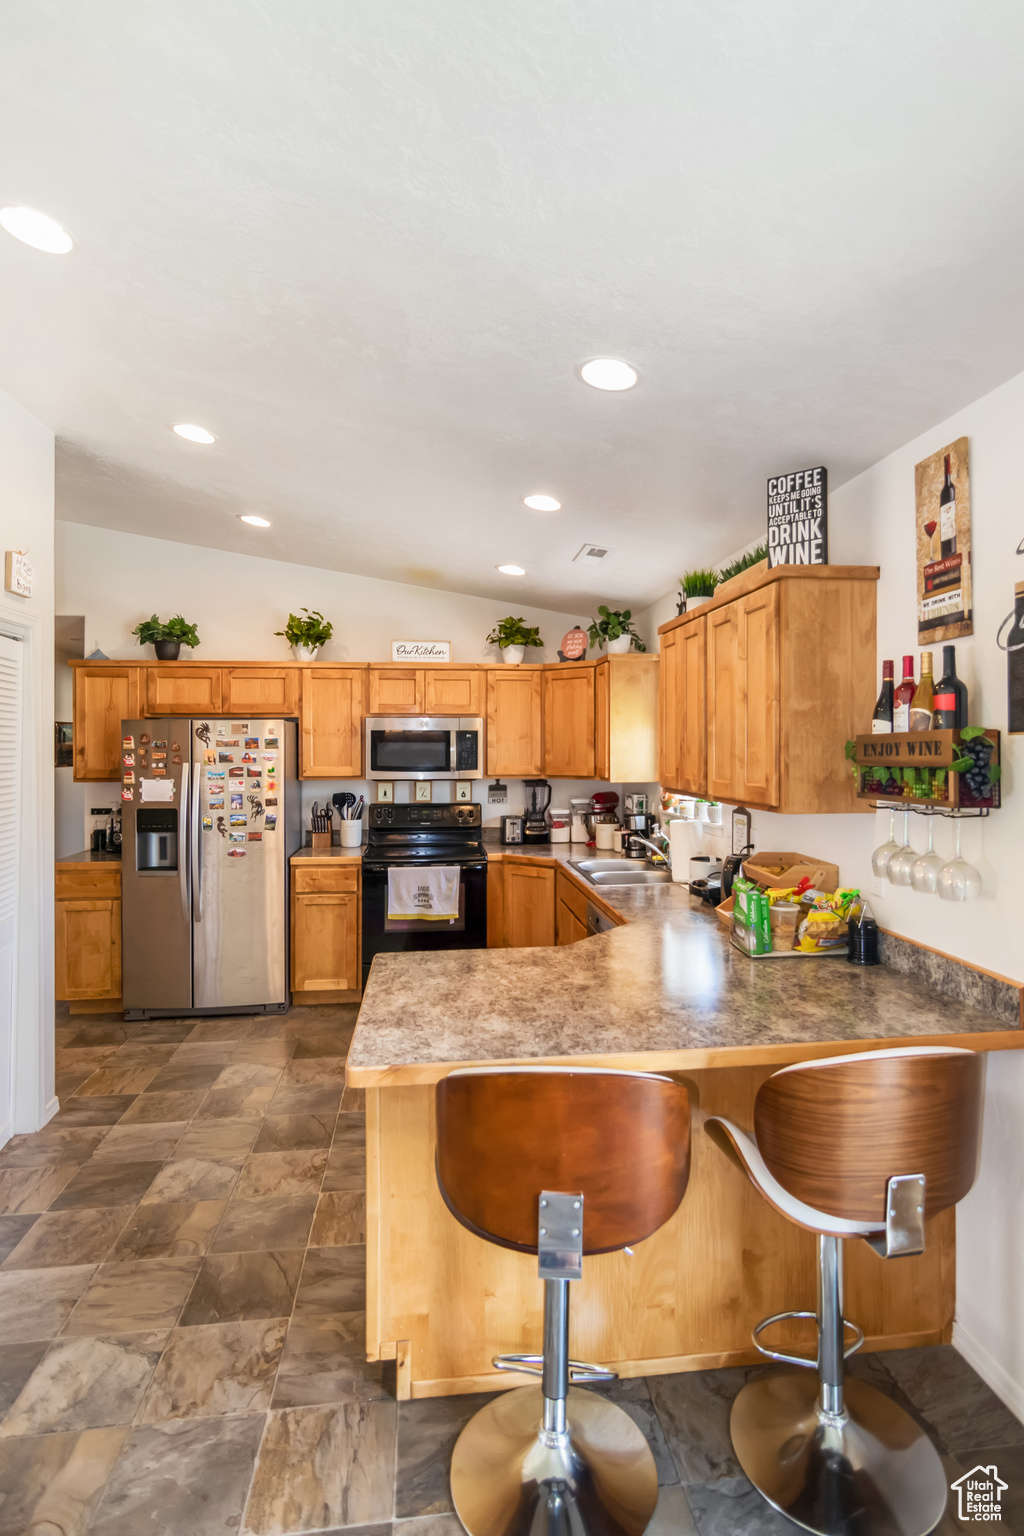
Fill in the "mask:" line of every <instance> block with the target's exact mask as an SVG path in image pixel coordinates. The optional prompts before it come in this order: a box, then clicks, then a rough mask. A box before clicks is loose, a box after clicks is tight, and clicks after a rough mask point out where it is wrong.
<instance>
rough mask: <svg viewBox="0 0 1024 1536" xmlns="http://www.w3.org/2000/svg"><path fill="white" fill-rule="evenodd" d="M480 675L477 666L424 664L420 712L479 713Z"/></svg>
mask: <svg viewBox="0 0 1024 1536" xmlns="http://www.w3.org/2000/svg"><path fill="white" fill-rule="evenodd" d="M481 687H482V676H481V673H480V672H479V671H478V669H477V668H476V667H449V666H445V667H424V669H423V713H424V714H426V715H462V716H463V717H465V716H467V715H470V716H473V715H479V714H480V704H481V697H480V695H481Z"/></svg>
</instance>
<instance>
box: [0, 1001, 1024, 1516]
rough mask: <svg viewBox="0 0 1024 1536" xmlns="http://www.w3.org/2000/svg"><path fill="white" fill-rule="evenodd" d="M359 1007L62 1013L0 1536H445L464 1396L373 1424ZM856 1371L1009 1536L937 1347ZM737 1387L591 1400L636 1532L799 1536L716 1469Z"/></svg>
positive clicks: (6, 1438) (22, 1269) (682, 1382)
mask: <svg viewBox="0 0 1024 1536" xmlns="http://www.w3.org/2000/svg"><path fill="white" fill-rule="evenodd" d="M354 1012H355V1010H354V1009H351V1008H338V1009H323V1008H316V1009H311V1008H296V1009H294V1010H293V1011H292V1012H291V1013H290V1014H288V1015H285V1016H282V1017H277V1018H272V1019H263V1018H256V1019H252V1018H238V1019H235V1018H221V1019H210V1020H203V1021H200V1022H196V1021H195V1020H180V1021H179V1020H162V1021H160V1022H157V1023H151V1024H143V1025H131V1024H125V1023H124V1022H123V1021H122V1020H121V1019H119V1018H116V1019H115V1018H110V1019H107V1018H98V1019H91V1020H90V1019H76V1020H72V1019H70V1018H69V1017H68V1016H67V1014H66V1012H65V1013H63V1014H62V1015H60V1016H58V1020H57V1024H58V1028H57V1045H58V1054H57V1067H58V1093H59V1095H60V1100H61V1106H62V1107H61V1110H60V1113H59V1114H58V1115H57V1116H56V1118H55V1119H54V1120H52V1121H51V1122H50V1124H49V1125H48V1126H47V1127H46V1128H45V1129H44V1130H42V1131H40V1132H39V1133H38V1134H37V1135H34V1136H19V1137H16V1138H15V1139H14V1141H12V1142H11V1143H9V1144H8V1146H7V1147H6V1148H5V1149H4V1150H3V1152H0V1536H44V1533H45V1536H53V1533H57V1532H59V1533H60V1536H85V1533H86V1532H88V1533H89V1536H214V1533H217V1536H224V1533H231V1532H238V1533H240V1536H283V1533H286V1532H302V1531H316V1532H321V1533H334V1536H337V1533H339V1532H340V1531H345V1532H346V1533H347V1536H357V1533H358V1536H365V1533H368V1532H373V1533H374V1536H389V1533H393V1536H403V1533H408V1536H459V1533H460V1531H461V1527H460V1525H459V1523H458V1521H457V1519H456V1518H455V1516H454V1515H453V1513H452V1506H451V1499H450V1496H449V1490H448V1460H449V1456H450V1452H451V1447H452V1444H453V1443H454V1440H455V1438H456V1436H457V1434H458V1433H459V1430H460V1429H461V1427H462V1425H463V1424H464V1423H465V1421H466V1420H467V1419H468V1418H469V1416H470V1415H471V1414H472V1413H473V1412H474V1411H475V1409H476V1408H477V1407H478V1406H479V1405H480V1403H482V1402H484V1401H486V1399H485V1398H479V1397H461V1398H435V1399H427V1400H421V1401H418V1402H413V1403H402V1404H396V1402H395V1400H394V1393H393V1385H394V1383H393V1366H380V1365H372V1364H368V1363H367V1361H366V1360H365V1357H364V1354H363V1342H362V1341H363V1329H364V1317H363V1308H364V1305H365V1295H364V1253H363V1242H364V1231H363V1221H364V1206H363V1182H364V1170H365V1155H364V1144H363V1143H364V1128H363V1115H362V1102H361V1095H359V1094H358V1093H356V1092H354V1091H353V1090H345V1088H344V1058H345V1053H346V1051H347V1048H348V1042H349V1038H350V1035H351V1030H352V1027H353V1023H354ZM851 1368H852V1369H853V1370H854V1371H855V1372H856V1373H857V1374H858V1375H863V1376H865V1377H866V1378H867V1379H869V1380H871V1381H874V1382H875V1383H876V1384H877V1385H878V1386H880V1387H881V1389H882V1390H883V1391H885V1392H888V1393H889V1394H890V1395H891V1396H893V1397H894V1398H896V1399H897V1400H898V1401H899V1402H901V1403H902V1404H903V1406H904V1407H905V1408H907V1409H908V1411H909V1412H911V1413H912V1414H913V1415H914V1416H915V1417H916V1418H917V1419H918V1420H919V1421H920V1422H921V1423H922V1424H924V1425H925V1427H926V1428H927V1430H928V1432H929V1434H930V1435H931V1436H932V1439H933V1440H934V1442H935V1444H936V1446H937V1447H938V1449H939V1451H940V1452H941V1454H942V1455H943V1457H944V1459H945V1462H946V1466H947V1468H948V1471H949V1476H950V1478H951V1479H953V1478H956V1477H958V1476H959V1475H960V1473H961V1472H962V1471H969V1470H971V1469H972V1468H973V1467H974V1466H976V1465H977V1464H978V1463H981V1464H983V1465H993V1464H995V1465H996V1466H998V1468H999V1471H1000V1474H1001V1476H1002V1478H1003V1480H1004V1481H1005V1482H1007V1483H1008V1484H1009V1490H1008V1492H1007V1493H1006V1494H1005V1495H1004V1511H1003V1526H1004V1528H1005V1529H1007V1530H1015V1531H1021V1532H1024V1426H1022V1425H1021V1424H1020V1423H1019V1422H1018V1421H1017V1420H1016V1419H1015V1418H1014V1417H1013V1416H1012V1414H1010V1413H1009V1412H1008V1411H1007V1409H1005V1408H1004V1407H1003V1405H1002V1404H1001V1403H1000V1402H999V1401H998V1399H997V1398H995V1397H994V1396H993V1394H992V1393H991V1392H990V1391H989V1390H988V1388H987V1387H986V1386H985V1385H984V1383H983V1382H982V1381H981V1380H980V1378H979V1377H978V1376H976V1375H975V1374H974V1372H973V1371H972V1370H971V1369H970V1367H969V1366H967V1364H966V1363H965V1362H964V1361H963V1360H962V1359H961V1358H960V1356H959V1355H957V1354H956V1353H955V1351H954V1350H952V1349H929V1350H907V1351H897V1352H894V1353H889V1354H886V1355H875V1356H868V1357H864V1358H861V1359H855V1360H853V1361H852V1362H851ZM749 1374H750V1373H749V1372H746V1371H742V1370H722V1371H706V1372H701V1373H697V1374H689V1375H681V1376H656V1377H650V1378H647V1379H637V1380H631V1381H621V1382H615V1383H613V1384H612V1385H611V1386H610V1387H609V1388H607V1389H605V1390H607V1391H609V1392H610V1394H611V1396H612V1397H613V1398H614V1399H615V1400H616V1401H617V1402H619V1403H621V1404H622V1406H623V1407H624V1408H625V1409H626V1411H627V1412H628V1413H630V1414H631V1416H632V1417H633V1418H634V1419H635V1420H636V1421H637V1422H638V1423H639V1424H640V1425H641V1427H642V1428H643V1430H644V1432H645V1434H646V1435H647V1438H648V1440H649V1442H650V1444H651V1446H652V1448H653V1451H654V1455H655V1459H656V1462H657V1466H658V1473H659V1480H660V1482H661V1485H662V1491H661V1498H660V1502H659V1506H658V1514H657V1516H656V1525H655V1526H654V1527H652V1533H653V1536H665V1533H667V1532H673V1533H679V1536H686V1533H691V1536H692V1533H698V1536H741V1533H751V1536H752V1533H755V1532H756V1533H758V1536H784V1533H787V1536H793V1533H794V1532H795V1531H796V1529H797V1528H796V1527H795V1526H793V1525H791V1524H790V1522H789V1521H786V1520H783V1519H782V1518H781V1517H779V1516H777V1515H775V1514H774V1513H773V1512H772V1511H771V1509H770V1508H769V1507H768V1506H767V1505H766V1504H765V1503H764V1502H763V1500H762V1499H761V1498H760V1496H759V1495H758V1494H756V1493H755V1492H754V1490H753V1489H752V1488H751V1487H750V1484H749V1483H748V1482H747V1481H746V1479H745V1478H744V1477H743V1475H742V1473H741V1472H740V1469H739V1467H738V1466H737V1464H736V1460H735V1457H734V1456H733V1453H732V1448H731V1445H730V1442H729V1434H728V1416H729V1407H730V1404H731V1402H732V1400H733V1398H734V1396H735V1394H736V1393H737V1391H738V1390H739V1388H740V1387H741V1386H742V1384H743V1382H744V1380H745V1379H747V1377H748V1376H749ZM957 1529H960V1526H959V1523H958V1522H957V1520H956V1518H955V1514H954V1513H953V1511H952V1507H951V1511H950V1513H949V1514H948V1515H947V1518H946V1521H945V1522H944V1523H943V1525H942V1526H941V1527H940V1531H943V1532H947V1533H948V1532H951V1531H953V1530H957Z"/></svg>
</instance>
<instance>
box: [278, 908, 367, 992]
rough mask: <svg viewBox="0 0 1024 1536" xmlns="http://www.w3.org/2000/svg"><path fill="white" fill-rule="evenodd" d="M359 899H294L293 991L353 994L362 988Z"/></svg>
mask: <svg viewBox="0 0 1024 1536" xmlns="http://www.w3.org/2000/svg"><path fill="white" fill-rule="evenodd" d="M360 969H361V968H360V959H359V897H358V895H357V894H356V893H355V892H354V891H351V892H325V893H323V894H320V895H299V894H296V895H294V896H293V897H292V991H293V992H349V991H354V990H355V989H356V988H358V987H359V986H360V985H361V980H362V978H361V974H360Z"/></svg>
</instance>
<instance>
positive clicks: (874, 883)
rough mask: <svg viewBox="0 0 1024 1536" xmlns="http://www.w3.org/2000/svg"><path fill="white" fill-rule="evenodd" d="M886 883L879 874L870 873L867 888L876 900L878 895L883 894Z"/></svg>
mask: <svg viewBox="0 0 1024 1536" xmlns="http://www.w3.org/2000/svg"><path fill="white" fill-rule="evenodd" d="M886 884H887V882H886V881H885V880H883V879H882V877H881V875H872V876H871V879H870V880H869V881H868V890H869V891H870V892H871V894H872V896H874V897H875V899H876V900H877V899H878V898H879V897H880V896H884V895H885V887H886Z"/></svg>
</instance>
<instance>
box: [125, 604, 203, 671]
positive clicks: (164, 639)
mask: <svg viewBox="0 0 1024 1536" xmlns="http://www.w3.org/2000/svg"><path fill="white" fill-rule="evenodd" d="M132 634H133V635H137V636H138V640H139V644H140V645H151V646H152V647H153V649H154V650H155V651H156V659H157V661H177V659H178V654H179V652H180V651H181V648H182V646H183V645H187V646H188V647H189V649H190V650H194V649H195V647H196V646H197V645H198V644H199V631H198V630H197V629H196V626H195V625H194V624H189V623H188V622H187V620H185V619H183V618H182V616H181V614H180V613H176V614H175V615H174V618H173V619H168V620H167V623H166V624H164V623H163V622H162V620H160V619H158V618H157V616H156V614H155V613H154V614H153V616H152V617H151V618H148V619H143V621H142V623H141V624H136V626H135V628H134V629H133V630H132Z"/></svg>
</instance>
